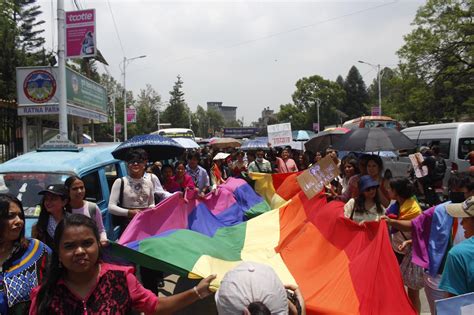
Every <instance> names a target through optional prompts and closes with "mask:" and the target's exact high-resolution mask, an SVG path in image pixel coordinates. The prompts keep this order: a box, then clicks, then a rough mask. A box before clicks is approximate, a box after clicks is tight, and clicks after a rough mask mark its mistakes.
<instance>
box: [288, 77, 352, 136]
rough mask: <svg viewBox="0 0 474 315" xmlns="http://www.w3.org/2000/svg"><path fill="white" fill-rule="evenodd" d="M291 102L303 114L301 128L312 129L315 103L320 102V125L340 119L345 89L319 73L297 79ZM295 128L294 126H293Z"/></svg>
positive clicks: (314, 119)
mask: <svg viewBox="0 0 474 315" xmlns="http://www.w3.org/2000/svg"><path fill="white" fill-rule="evenodd" d="M292 98H293V103H294V104H295V106H296V107H297V108H298V110H299V111H301V112H302V113H304V114H305V122H304V127H305V128H303V129H310V130H311V129H312V123H313V122H317V104H318V103H319V104H320V109H319V113H320V124H321V126H322V127H324V126H328V125H333V124H338V123H340V121H341V118H340V117H341V115H340V112H341V109H342V105H343V103H344V98H345V91H344V90H343V89H342V88H341V86H340V85H339V84H338V83H336V82H333V81H330V80H326V79H324V78H322V77H321V76H319V75H313V76H311V77H308V78H302V79H299V80H298V81H297V82H296V91H295V92H294V93H293V95H292ZM293 129H296V128H293Z"/></svg>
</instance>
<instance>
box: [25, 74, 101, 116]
mask: <svg viewBox="0 0 474 315" xmlns="http://www.w3.org/2000/svg"><path fill="white" fill-rule="evenodd" d="M57 77H58V68H57V67H20V68H17V69H16V80H17V81H16V84H17V100H18V105H19V108H18V115H22V116H30V115H31V116H34V115H48V114H49V115H51V114H57V113H58V111H59V109H58V98H59V89H58V88H57V85H58V82H57ZM66 98H67V105H68V109H67V110H68V114H69V115H74V116H78V117H83V118H87V119H94V120H99V121H105V122H106V121H107V101H108V99H107V90H106V89H105V88H104V87H103V86H102V85H100V84H98V83H96V82H94V81H92V80H90V79H88V78H86V77H85V76H83V75H81V74H79V73H77V72H74V71H72V70H71V69H69V68H66Z"/></svg>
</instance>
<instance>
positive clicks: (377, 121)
mask: <svg viewBox="0 0 474 315" xmlns="http://www.w3.org/2000/svg"><path fill="white" fill-rule="evenodd" d="M342 127H344V128H348V129H354V128H375V127H386V128H396V129H398V130H400V129H402V127H401V125H400V123H399V122H398V121H396V120H395V119H393V118H392V117H389V116H361V117H358V118H354V119H351V120H348V121H346V122H344V124H342Z"/></svg>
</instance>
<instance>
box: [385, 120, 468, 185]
mask: <svg viewBox="0 0 474 315" xmlns="http://www.w3.org/2000/svg"><path fill="white" fill-rule="evenodd" d="M401 132H402V133H404V134H405V135H406V136H407V137H408V138H410V139H411V140H413V142H415V143H416V144H417V147H418V149H419V148H420V147H422V146H427V147H431V146H433V145H436V146H438V147H439V148H440V155H441V156H442V157H443V158H444V159H445V161H446V165H447V170H446V174H445V178H444V181H443V182H444V186H446V184H447V180H448V178H449V175H450V174H451V172H453V171H459V172H465V171H467V170H468V168H469V161H468V160H467V154H468V153H469V152H470V151H473V150H474V122H463V123H447V124H435V125H426V126H417V127H410V128H405V129H403V130H402V131H401ZM408 153H411V152H402V155H400V152H399V153H398V155H397V156H395V157H389V158H383V160H384V168H385V170H386V172H387V173H388V174H389V175H392V176H406V175H407V174H408V171H409V170H410V168H411V162H410V160H409V158H408ZM445 193H446V191H445Z"/></svg>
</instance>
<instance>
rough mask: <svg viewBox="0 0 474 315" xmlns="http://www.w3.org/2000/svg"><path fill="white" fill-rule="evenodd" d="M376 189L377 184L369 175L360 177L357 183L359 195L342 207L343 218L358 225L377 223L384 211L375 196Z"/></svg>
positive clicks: (376, 195)
mask: <svg viewBox="0 0 474 315" xmlns="http://www.w3.org/2000/svg"><path fill="white" fill-rule="evenodd" d="M378 187H379V183H378V182H376V181H375V180H374V179H373V178H372V177H371V176H370V175H364V176H362V177H361V178H360V181H359V192H360V195H359V196H358V197H357V198H351V199H349V201H348V202H347V203H346V204H345V205H344V216H345V217H346V218H350V219H351V220H353V221H355V222H357V223H359V224H362V223H364V222H367V221H378V220H379V219H380V217H381V216H382V215H383V214H384V211H385V209H384V208H383V206H382V204H381V203H380V200H379V197H378V194H377V188H378Z"/></svg>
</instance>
